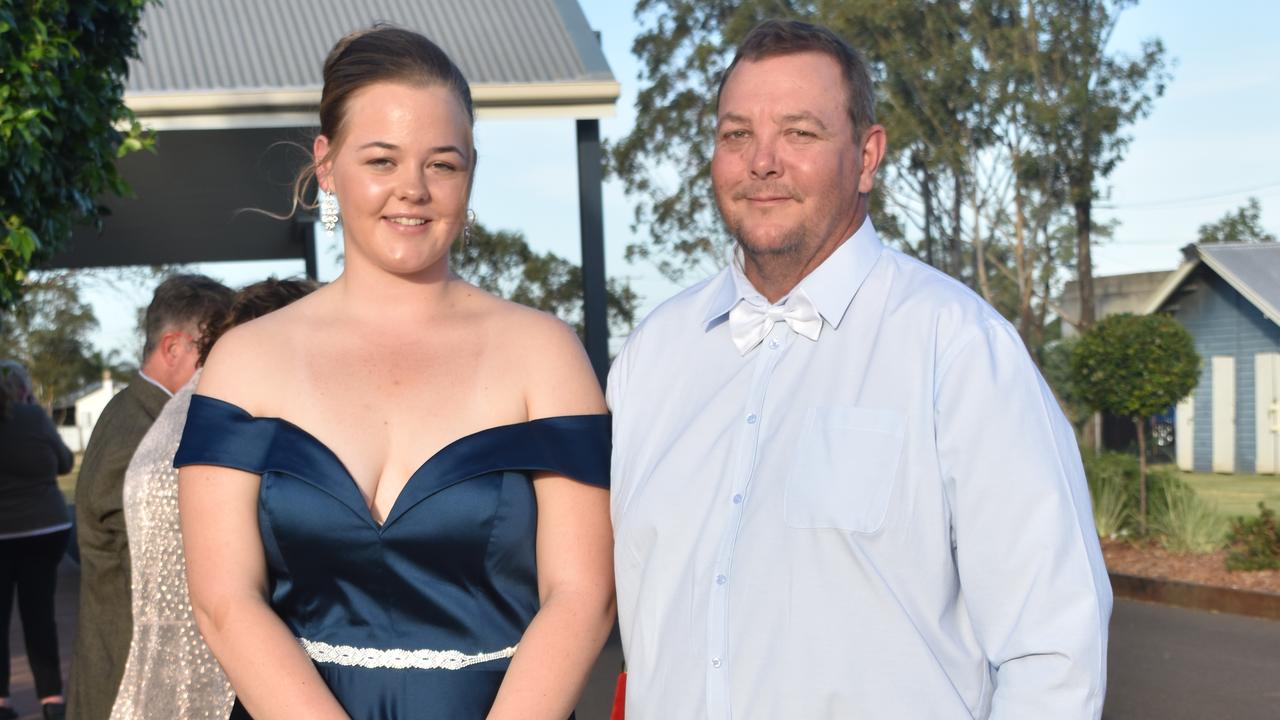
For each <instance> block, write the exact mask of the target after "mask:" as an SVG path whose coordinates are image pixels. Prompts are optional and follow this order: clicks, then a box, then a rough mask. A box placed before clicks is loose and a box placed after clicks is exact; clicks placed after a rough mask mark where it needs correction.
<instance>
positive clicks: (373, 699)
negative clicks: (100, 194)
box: [176, 27, 614, 719]
mask: <svg viewBox="0 0 1280 720" xmlns="http://www.w3.org/2000/svg"><path fill="white" fill-rule="evenodd" d="M324 80H325V84H324V90H323V94H322V98H321V107H320V127H321V133H320V136H319V137H318V138H317V139H316V141H315V146H314V151H315V165H314V170H315V173H316V179H317V182H318V184H319V186H320V188H321V189H322V190H324V191H325V192H327V193H331V194H332V195H333V196H335V197H336V198H337V201H338V204H339V206H340V208H341V209H340V217H341V222H342V226H343V237H344V248H345V262H346V264H345V269H344V271H343V274H342V275H341V276H340V277H339V278H338V279H337V280H335V281H334V282H332V283H330V284H329V285H328V286H326V287H324V288H322V289H320V290H318V291H316V292H315V293H313V294H312V295H310V296H308V297H307V298H304V299H303V300H300V301H299V302H297V303H295V304H293V305H291V306H289V307H288V308H285V309H284V310H281V311H279V312H276V313H273V314H271V315H268V316H266V317H264V318H261V319H259V320H255V321H253V322H251V323H248V324H246V325H243V326H240V327H238V328H235V329H234V330H232V331H231V332H229V333H227V334H226V335H225V336H224V337H223V338H222V340H220V341H219V343H218V344H217V346H216V347H215V348H214V349H213V352H212V353H211V355H210V357H209V361H208V363H207V364H206V366H205V369H204V374H203V377H202V378H201V380H200V385H199V388H198V389H197V395H196V396H195V397H193V398H192V401H191V407H190V413H189V416H188V421H187V427H186V430H185V433H184V436H183V440H182V445H181V447H180V449H179V451H178V456H177V460H176V464H178V465H179V466H182V468H183V469H182V470H181V473H180V480H179V485H180V511H181V516H182V524H183V540H184V544H185V549H186V555H187V563H188V575H189V581H190V588H191V598H192V604H193V607H194V609H195V614H196V619H197V621H198V623H199V625H200V628H201V631H202V632H203V634H204V636H205V638H206V640H207V641H208V643H209V646H210V648H211V649H212V650H213V653H214V655H215V656H216V657H217V659H218V661H219V663H221V665H222V667H223V668H224V669H225V670H226V672H227V675H228V677H229V678H230V680H231V684H232V686H233V687H234V688H235V691H236V694H237V697H238V705H237V707H236V709H234V710H233V712H232V716H233V717H237V716H239V717H243V716H246V713H252V716H253V717H256V718H299V717H306V718H341V717H347V716H348V715H349V716H350V717H353V718H396V717H405V718H407V717H413V718H432V717H438V718H481V717H486V716H487V717H490V718H522V719H525V718H565V717H568V716H569V715H570V714H571V712H572V710H573V707H574V705H575V703H576V700H577V698H578V695H579V694H580V692H581V689H582V687H583V685H584V684H585V681H586V677H587V673H588V671H589V669H590V667H591V664H592V662H593V661H594V659H595V657H596V655H597V654H598V652H599V650H600V647H601V646H602V645H603V643H604V640H605V637H606V635H607V633H608V630H609V627H610V625H611V623H612V619H613V612H614V610H613V580H612V566H611V550H610V544H611V531H610V526H609V518H608V500H607V484H608V479H607V476H608V450H609V448H608V445H609V443H608V432H609V430H608V428H609V423H608V419H607V416H606V415H604V414H603V412H604V402H603V399H602V397H601V394H600V390H599V387H598V385H597V384H596V380H595V378H594V376H593V374H592V372H591V370H590V366H589V364H588V362H587V360H586V357H585V354H584V353H583V351H582V348H581V346H580V345H579V344H578V341H577V338H576V337H575V336H574V334H573V333H572V331H571V330H570V329H569V328H568V327H567V326H565V325H564V324H563V323H561V322H559V321H557V320H555V319H554V318H551V317H549V316H547V315H544V314H541V313H538V312H536V311H533V310H530V309H528V308H524V307H521V306H518V305H514V304H512V303H508V302H505V301H503V300H500V299H498V298H496V297H493V296H491V295H488V294H486V293H484V292H482V291H480V290H478V289H476V288H475V287H472V286H470V285H468V284H466V283H464V282H462V281H461V280H459V279H458V278H457V277H455V276H453V275H451V274H450V272H449V264H448V250H449V246H450V245H451V244H452V243H454V242H458V241H460V238H461V236H462V235H463V233H464V228H465V223H466V216H467V201H468V196H469V194H470V189H471V183H472V179H473V177H474V171H475V164H476V151H475V147H474V145H473V142H472V133H471V128H472V123H473V116H474V113H473V109H472V104H471V95H470V90H469V88H468V87H467V84H466V81H465V80H464V79H463V78H462V74H461V73H460V72H459V70H458V69H457V67H456V66H455V65H454V64H453V63H452V62H451V61H450V60H449V58H448V57H447V56H445V54H444V53H443V52H442V51H441V50H440V49H439V48H438V47H436V46H435V45H434V44H432V43H431V42H430V41H428V40H427V39H425V38H423V37H422V36H420V35H417V34H415V33H411V32H407V31H404V30H399V29H394V28H387V27H379V28H375V29H373V30H370V31H367V32H362V33H357V34H355V35H352V36H348V37H347V38H344V39H343V40H342V41H340V42H339V43H338V44H337V46H336V47H334V49H333V51H332V52H331V53H330V55H329V57H328V59H327V60H326V61H325V69H324ZM323 214H328V213H323Z"/></svg>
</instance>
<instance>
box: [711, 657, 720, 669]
mask: <svg viewBox="0 0 1280 720" xmlns="http://www.w3.org/2000/svg"><path fill="white" fill-rule="evenodd" d="M711 667H713V668H718V667H720V658H711Z"/></svg>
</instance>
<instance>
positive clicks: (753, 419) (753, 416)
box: [747, 413, 760, 425]
mask: <svg viewBox="0 0 1280 720" xmlns="http://www.w3.org/2000/svg"><path fill="white" fill-rule="evenodd" d="M759 419H760V418H758V417H756V414H755V413H751V414H750V415H748V416H747V424H748V425H755V424H756V421H757V420H759Z"/></svg>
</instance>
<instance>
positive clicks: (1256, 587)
mask: <svg viewBox="0 0 1280 720" xmlns="http://www.w3.org/2000/svg"><path fill="white" fill-rule="evenodd" d="M1102 555H1103V557H1104V558H1105V559H1106V562H1107V570H1109V571H1110V572H1113V573H1120V574H1123V575H1134V576H1138V577H1147V578H1156V579H1159V580H1173V581H1176V582H1184V583H1192V584H1195V585H1207V586H1210V587H1218V588H1230V589H1232V590H1248V591H1252V592H1264V593H1274V594H1276V595H1280V570H1250V571H1248V572H1242V571H1230V570H1227V564H1226V557H1227V552H1226V551H1225V550H1220V551H1218V552H1213V553H1205V554H1189V553H1174V552H1169V551H1168V550H1165V549H1164V548H1162V547H1160V546H1159V545H1155V544H1136V543H1133V542H1128V541H1124V540H1103V541H1102Z"/></svg>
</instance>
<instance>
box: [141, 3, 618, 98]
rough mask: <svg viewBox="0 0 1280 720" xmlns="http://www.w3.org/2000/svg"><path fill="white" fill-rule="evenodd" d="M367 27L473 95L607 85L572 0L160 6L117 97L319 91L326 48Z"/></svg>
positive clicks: (150, 16) (604, 68)
mask: <svg viewBox="0 0 1280 720" xmlns="http://www.w3.org/2000/svg"><path fill="white" fill-rule="evenodd" d="M376 22H386V23H390V24H393V25H398V26H401V27H406V28H409V29H412V30H416V31H418V32H421V33H423V34H424V35H426V36H428V37H430V38H431V39H432V40H434V41H435V42H437V43H439V44H440V46H441V47H443V48H444V49H445V51H446V52H448V53H449V55H450V56H451V57H452V58H453V59H454V61H455V62H457V63H458V65H459V67H461V68H462V71H463V73H464V74H466V76H467V79H468V80H469V81H470V82H471V83H472V84H474V85H484V84H512V83H573V82H592V81H612V80H613V79H614V78H613V74H612V72H610V70H609V66H608V63H607V62H606V61H605V58H604V54H603V52H602V51H601V50H600V47H599V45H598V43H597V42H596V40H595V37H594V35H593V34H592V32H591V30H590V28H589V26H588V25H587V21H586V17H585V16H584V15H583V14H582V9H581V8H580V7H579V6H578V4H577V2H575V1H574V0H416V1H415V0H361V1H360V2H351V1H350V0H165V2H164V4H163V5H150V6H148V9H147V10H146V12H145V13H144V15H143V19H142V29H143V31H144V37H143V39H142V41H141V44H140V47H139V51H140V55H141V60H134V61H132V62H131V63H130V66H129V69H130V73H129V79H128V82H127V85H126V90H127V92H128V93H129V94H131V95H146V94H152V93H173V92H178V93H192V92H217V91H237V90H256V91H262V90H308V89H318V88H319V87H320V84H321V79H320V69H321V64H322V63H323V61H324V57H325V55H326V54H327V53H328V51H329V49H330V48H331V47H332V46H333V44H334V42H336V41H337V40H338V39H339V38H340V37H342V36H343V35H345V34H347V33H349V32H351V31H353V30H358V29H360V28H365V27H368V26H370V25H372V24H374V23H376Z"/></svg>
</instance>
